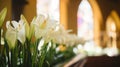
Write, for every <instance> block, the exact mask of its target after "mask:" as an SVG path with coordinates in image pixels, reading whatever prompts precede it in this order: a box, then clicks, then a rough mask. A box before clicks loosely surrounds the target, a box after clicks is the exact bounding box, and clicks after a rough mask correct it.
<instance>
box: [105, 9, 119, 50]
mask: <svg viewBox="0 0 120 67" xmlns="http://www.w3.org/2000/svg"><path fill="white" fill-rule="evenodd" d="M106 32H107V38H108V39H107V40H108V41H107V46H111V47H119V48H120V45H119V41H117V40H118V38H119V37H120V36H118V35H119V33H120V19H119V16H118V14H117V12H116V11H115V10H112V11H111V13H110V15H109V16H108V18H107V20H106Z"/></svg>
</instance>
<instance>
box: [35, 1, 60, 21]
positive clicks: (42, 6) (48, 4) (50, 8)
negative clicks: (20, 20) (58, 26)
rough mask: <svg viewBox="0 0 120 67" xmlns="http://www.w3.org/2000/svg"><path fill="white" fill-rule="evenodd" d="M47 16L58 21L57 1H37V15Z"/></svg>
mask: <svg viewBox="0 0 120 67" xmlns="http://www.w3.org/2000/svg"><path fill="white" fill-rule="evenodd" d="M39 14H45V15H46V14H48V15H49V16H50V18H51V19H54V20H57V21H59V18H60V17H59V16H60V13H59V0H37V15H39Z"/></svg>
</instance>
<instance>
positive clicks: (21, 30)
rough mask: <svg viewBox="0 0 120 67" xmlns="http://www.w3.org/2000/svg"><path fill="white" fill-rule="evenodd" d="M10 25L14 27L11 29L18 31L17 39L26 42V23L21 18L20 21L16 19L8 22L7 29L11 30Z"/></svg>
mask: <svg viewBox="0 0 120 67" xmlns="http://www.w3.org/2000/svg"><path fill="white" fill-rule="evenodd" d="M9 26H10V27H11V28H12V29H11V31H14V32H16V35H17V39H18V40H19V41H20V42H21V43H22V44H24V42H25V24H24V23H23V21H22V20H20V21H19V22H16V21H11V24H10V22H8V23H7V26H6V27H7V30H9V29H10V28H9ZM8 33H9V32H8Z"/></svg>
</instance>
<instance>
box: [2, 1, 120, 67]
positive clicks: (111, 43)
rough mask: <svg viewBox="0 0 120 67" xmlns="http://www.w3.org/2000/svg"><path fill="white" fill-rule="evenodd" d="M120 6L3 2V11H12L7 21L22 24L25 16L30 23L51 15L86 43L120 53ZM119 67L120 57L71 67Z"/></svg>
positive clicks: (111, 3) (110, 3)
mask: <svg viewBox="0 0 120 67" xmlns="http://www.w3.org/2000/svg"><path fill="white" fill-rule="evenodd" d="M119 6H120V0H0V11H1V10H2V9H3V8H4V7H7V9H8V13H7V16H6V19H5V21H7V20H16V21H18V20H19V19H20V15H21V14H23V15H24V16H25V17H26V19H27V20H28V22H30V21H31V20H32V18H33V17H34V16H36V15H39V14H41V13H43V14H44V13H47V14H48V15H49V16H51V17H52V19H55V20H57V21H59V23H60V24H62V25H63V26H64V28H65V29H66V30H68V29H71V30H72V32H71V33H74V34H76V35H77V36H78V37H80V38H83V39H84V40H85V41H86V42H89V43H90V44H91V42H94V44H95V45H97V46H100V47H102V48H106V47H112V48H117V49H120V7H119ZM4 25H5V24H4ZM83 61H88V62H87V63H86V65H85V66H82V63H83ZM102 62H107V63H106V64H105V63H102ZM97 64H98V65H97ZM95 65H96V66H95ZM105 65H106V66H105ZM113 65H114V66H113ZM117 65H118V66H117ZM119 66H120V56H115V57H106V56H100V57H88V58H86V59H85V60H82V61H78V62H76V63H74V64H73V65H71V67H119Z"/></svg>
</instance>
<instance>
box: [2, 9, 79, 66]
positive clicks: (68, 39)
mask: <svg viewBox="0 0 120 67" xmlns="http://www.w3.org/2000/svg"><path fill="white" fill-rule="evenodd" d="M6 13H7V9H6V8H4V9H3V10H2V11H1V12H0V33H1V35H0V49H1V50H0V67H27V66H28V67H51V66H54V65H56V64H58V63H60V62H64V61H66V60H69V59H70V58H71V57H73V56H74V55H75V53H74V52H73V47H74V45H76V44H78V43H81V40H80V39H79V38H78V37H77V36H76V35H74V34H69V31H66V30H65V29H64V28H63V27H62V25H60V24H59V23H57V21H55V20H52V19H50V18H49V17H47V18H45V16H44V15H38V16H36V17H34V18H33V20H32V22H31V23H28V22H27V20H26V19H25V17H24V16H23V15H21V16H20V20H19V21H18V22H17V21H7V22H6V31H5V30H2V24H3V22H4V19H5V16H6ZM3 33H5V34H3ZM68 48H69V49H68Z"/></svg>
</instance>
